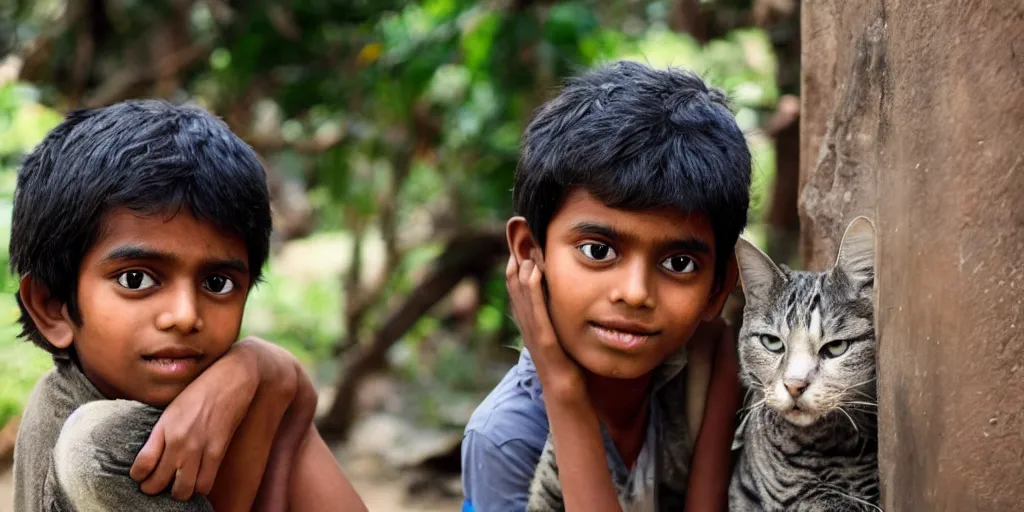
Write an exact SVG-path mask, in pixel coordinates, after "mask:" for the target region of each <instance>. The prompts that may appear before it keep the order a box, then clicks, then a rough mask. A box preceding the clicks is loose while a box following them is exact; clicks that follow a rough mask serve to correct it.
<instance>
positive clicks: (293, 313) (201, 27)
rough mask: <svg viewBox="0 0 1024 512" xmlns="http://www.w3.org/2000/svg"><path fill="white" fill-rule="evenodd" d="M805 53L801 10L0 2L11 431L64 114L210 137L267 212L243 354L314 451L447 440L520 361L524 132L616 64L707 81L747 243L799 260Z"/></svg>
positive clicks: (631, 1) (697, 2) (44, 361)
mask: <svg viewBox="0 0 1024 512" xmlns="http://www.w3.org/2000/svg"><path fill="white" fill-rule="evenodd" d="M798 30H799V4H798V2H797V1H796V0H609V1H600V2H599V1H596V0H576V1H529V0H423V1H418V2H400V1H397V0H348V1H341V0H293V1H290V2H274V1H267V0H248V1H244V2H243V1H239V0H145V1H142V0H38V1H26V0H0V228H2V229H0V259H2V263H3V267H4V268H3V272H0V288H2V290H0V354H2V357H0V426H2V425H3V424H4V423H5V422H6V421H7V420H8V419H9V418H12V417H15V416H16V415H17V414H18V412H19V410H20V408H21V407H22V406H23V404H24V402H25V399H26V397H27V394H28V392H29V390H30V389H31V387H32V385H33V383H34V380H35V379H36V378H37V377H38V376H39V375H40V374H41V373H42V372H43V371H45V370H46V368H47V367H48V366H49V361H48V358H47V356H46V355H45V354H44V353H43V352H42V351H40V350H38V349H35V348H34V347H32V346H31V345H30V344H29V343H26V342H23V341H21V340H19V339H17V338H16V335H17V333H18V328H17V327H16V326H15V320H16V317H17V307H16V305H15V303H14V300H13V293H14V291H15V290H16V288H17V282H16V279H15V278H14V277H13V276H11V275H9V273H7V272H8V271H7V266H6V263H7V250H6V248H7V242H8V238H9V231H8V230H9V226H10V224H9V223H10V211H11V197H12V192H13V188H14V183H15V174H16V169H17V167H18V165H19V161H20V159H21V158H22V157H23V155H24V154H25V153H26V152H27V151H29V150H31V148H32V147H33V146H34V145H35V144H37V143H38V142H39V141H40V140H41V138H42V137H43V135H44V134H45V133H46V131H47V130H49V129H50V128H52V127H53V126H54V125H55V124H57V123H58V122H59V121H60V120H61V118H62V116H63V115H64V114H65V113H66V112H67V111H68V110H69V109H73V108H79V107H96V106H102V105H108V104H110V103H114V102H117V101H120V100H123V99H127V98H133V97H162V98H167V99H169V100H171V101H175V102H186V101H192V102H196V103H198V104H200V105H202V106H204V107H206V108H207V109H209V110H211V111H212V112H215V113H216V114H218V115H219V116H221V117H222V118H223V119H224V120H225V121H226V122H227V123H228V124H229V125H230V126H231V128H232V129H233V130H234V131H235V132H236V133H238V134H239V135H240V136H241V137H242V138H244V139H245V140H246V141H247V142H249V143H250V144H252V145H253V147H255V148H256V149H257V150H258V151H259V153H260V154H261V155H262V157H263V158H264V160H265V165H266V167H267V171H268V173H269V181H270V186H271V192H272V196H273V208H274V222H275V233H274V252H273V255H272V257H271V259H270V262H269V264H268V268H267V282H266V283H265V284H263V285H262V286H260V287H259V288H257V289H256V290H255V291H254V293H253V294H252V296H251V298H250V300H249V304H248V310H247V312H246V317H245V322H244V332H245V333H246V334H255V335H258V336H261V337H264V338H266V339H268V340H271V341H273V342H276V343H279V344H281V345H282V346H284V347H286V348H288V349H289V350H290V351H292V352H293V353H294V354H296V355H297V356H298V357H299V358H301V359H302V360H303V361H304V362H305V363H307V365H308V367H309V368H310V371H311V372H312V373H313V374H314V375H315V376H316V378H317V381H318V382H319V383H320V384H321V385H322V388H323V394H322V400H321V402H322V404H321V405H322V411H321V416H320V420H319V421H320V426H321V428H322V430H323V432H324V434H325V435H326V436H330V437H332V438H334V439H342V438H344V437H345V435H346V434H347V433H348V432H349V430H350V427H351V426H352V423H353V421H354V420H357V419H358V418H360V417H361V416H363V415H366V414H367V413H372V412H373V411H387V412H388V413H390V414H393V415H397V416H401V417H402V418H404V419H405V420H406V421H408V422H410V423H411V424H414V425H422V426H424V427H429V428H434V429H441V430H447V431H450V432H460V431H461V428H462V425H463V422H465V420H466V419H467V418H468V413H469V412H471V411H472V408H473V406H475V404H476V403H477V402H478V401H479V400H480V399H481V398H482V396H483V395H484V394H485V393H486V392H487V391H488V390H489V388H490V387H491V386H492V385H493V384H494V383H495V382H496V381H497V379H498V378H500V376H501V375H502V373H503V372H504V371H505V370H507V368H508V367H509V366H510V364H511V363H512V362H513V361H514V360H515V358H516V357H517V353H516V351H515V349H516V346H517V343H518V342H517V340H516V337H515V326H514V325H512V324H511V322H510V319H509V317H508V314H507V311H506V297H505V289H504V283H503V282H502V278H501V267H502V262H503V259H502V256H503V255H505V254H506V253H505V251H506V248H505V247H504V237H503V234H502V233H503V231H502V229H503V221H504V220H505V219H506V218H507V217H508V216H509V215H510V213H511V206H510V200H511V194H510V188H511V182H512V174H513V171H514V169H515V164H516V158H517V149H518V142H519V135H520V133H521V131H522V129H523V128H524V127H525V125H526V123H528V121H529V119H530V116H531V113H532V112H533V110H534V109H535V108H536V107H537V106H539V105H540V104H541V103H542V102H543V101H544V100H545V99H547V98H550V97H551V96H552V95H553V94H555V93H556V92H557V90H558V86H559V84H560V83H561V81H562V79H563V78H564V77H565V76H567V75H570V74H574V73H577V72H579V71H581V70H584V69H586V68H588V67H590V66H594V65H599V64H601V63H604V62H608V61H611V60H614V59H622V58H625V59H635V60H640V61H644V62H648V63H649V64H651V65H654V66H662V67H663V66H668V65H673V66H682V67H686V68H690V69H693V70H695V71H698V72H700V73H702V74H704V75H705V76H706V77H707V78H708V79H709V80H710V81H711V82H712V83H713V84H715V85H717V86H719V87H722V88H724V89H725V90H726V91H727V92H728V93H729V94H730V96H731V98H732V103H733V107H734V110H735V113H736V117H737V119H738V121H739V123H740V125H741V127H742V128H743V129H744V130H745V131H746V133H748V134H749V141H750V145H751V147H752V149H753V155H754V190H753V194H752V195H753V208H752V209H751V211H750V232H749V235H750V236H752V237H754V238H755V239H757V240H758V241H759V242H760V243H762V244H767V245H768V247H769V250H770V252H772V253H773V255H774V256H776V257H778V258H781V259H786V260H792V259H793V244H794V243H795V238H793V237H794V233H795V230H796V180H797V177H796V175H797V174H796V173H797V168H796V165H797V164H796V159H797V150H798V146H797V133H798V128H797V126H798V112H797V106H796V105H798V102H796V100H795V98H796V95H798V94H799V91H798V90H797V87H798V84H799V54H800V51H799V33H798ZM382 381H384V382H387V383H388V384H387V385H386V386H383V387H382V386H380V385H377V386H376V387H375V388H374V387H373V386H369V385H364V384H365V383H368V382H378V383H379V382H382ZM368 388H369V389H378V391H379V392H372V391H366V390H367V389H368ZM381 389H383V390H385V391H380V390H381ZM388 390H389V391H388Z"/></svg>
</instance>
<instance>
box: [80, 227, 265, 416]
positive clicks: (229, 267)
mask: <svg viewBox="0 0 1024 512" xmlns="http://www.w3.org/2000/svg"><path fill="white" fill-rule="evenodd" d="M249 276H250V274H249V270H248V253H247V251H246V245H245V243H244V241H242V239H240V238H237V237H231V236H225V235H224V233H222V232H219V231H218V230H217V229H215V228H214V227H213V226H212V225H211V224H209V223H207V222H204V221H200V220H198V219H196V218H195V217H194V216H192V215H191V214H189V213H188V212H187V211H183V212H179V213H177V214H175V215H174V216H173V217H170V218H168V217H167V216H166V215H147V216H140V215H139V214H137V213H135V212H132V211H130V210H127V209H118V210H114V211H112V212H110V213H108V214H107V215H106V216H105V217H104V222H103V228H102V229H101V230H100V234H99V239H98V240H97V241H96V243H94V244H93V246H92V247H91V248H90V249H89V251H88V252H87V253H86V254H85V257H84V258H83V259H82V264H81V268H80V271H79V278H78V292H77V297H78V306H79V311H80V313H81V320H82V322H81V324H80V325H74V324H73V323H72V331H73V342H72V343H73V344H74V347H75V350H76V352H77V354H78V357H79V360H80V361H81V364H82V368H83V370H84V372H85V374H86V376H88V377H89V380H90V381H92V382H93V384H95V385H96V387H97V388H98V389H99V390H100V391H101V392H102V393H103V394H104V395H106V396H107V397H108V398H126V399H131V400H137V401H140V402H144V403H147V404H150V405H166V404H167V403H169V402H170V401H171V400H172V399H173V398H174V397H175V396H177V395H178V393H180V392H181V391H182V390H183V389H184V388H185V387H186V386H187V385H188V384H189V383H190V382H191V381H192V380H193V379H194V378H195V377H196V376H198V375H199V374H200V373H201V372H202V371H203V370H204V369H206V368H207V367H208V366H209V365H210V364H211V363H213V361H215V360H216V359H217V358H219V357H220V356H222V355H223V354H224V353H225V352H226V351H227V350H228V348H229V347H230V346H231V344H232V343H234V342H235V340H236V339H237V337H238V331H239V326H240V324H241V321H242V312H243V309H244V307H245V299H246V295H247V294H248V290H249V279H250V277H249Z"/></svg>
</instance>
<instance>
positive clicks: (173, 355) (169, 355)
mask: <svg viewBox="0 0 1024 512" xmlns="http://www.w3.org/2000/svg"><path fill="white" fill-rule="evenodd" d="M200 357H203V353H202V351H200V350H196V349H194V348H192V347H184V346H180V345H176V346H172V347H164V348H160V349H157V350H154V351H152V352H149V353H146V354H143V355H142V358H143V359H147V360H152V359H199V358H200Z"/></svg>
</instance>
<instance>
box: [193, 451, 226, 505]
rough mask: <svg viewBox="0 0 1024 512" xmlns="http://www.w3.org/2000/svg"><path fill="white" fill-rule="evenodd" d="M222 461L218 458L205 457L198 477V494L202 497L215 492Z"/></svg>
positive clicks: (200, 465)
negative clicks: (214, 487) (214, 488)
mask: <svg viewBox="0 0 1024 512" xmlns="http://www.w3.org/2000/svg"><path fill="white" fill-rule="evenodd" d="M220 463H221V460H220V458H219V457H218V458H217V459H216V460H214V458H213V457H203V462H201V463H200V464H199V474H198V475H197V476H196V492H197V493H199V494H202V495H204V496H205V495H207V494H210V491H212V490H213V483H214V482H216V481H217V471H218V470H219V469H220Z"/></svg>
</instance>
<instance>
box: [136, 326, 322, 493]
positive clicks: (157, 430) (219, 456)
mask: <svg viewBox="0 0 1024 512" xmlns="http://www.w3.org/2000/svg"><path fill="white" fill-rule="evenodd" d="M300 375H304V372H302V369H301V367H300V366H299V363H298V361H296V360H295V358H294V357H292V356H291V355H290V354H289V353H288V352H287V351H285V350H283V349H281V348H279V347H276V346H274V345H272V344H270V343H267V342H264V341H261V340H258V339H255V338H246V339H244V340H242V341H239V342H238V343H236V344H235V345H234V346H233V347H232V348H231V350H229V351H228V353H227V354H225V355H224V356H223V357H222V358H220V359H219V360H218V361H217V362H216V363H214V364H213V365H211V366H210V368H208V369H207V370H206V371H204V372H203V374H202V375H200V376H199V377H198V378H197V379H196V380H195V381H194V382H193V383H192V384H190V385H189V386H188V387H187V388H186V389H185V391H183V392H182V393H181V394H180V395H179V396H178V397H177V398H175V400H174V401H173V402H172V403H171V404H170V405H169V406H168V407H167V409H166V410H165V411H164V414H163V415H162V416H161V418H160V421H159V422H158V423H157V426H156V427H154V429H153V435H151V436H150V438H149V441H148V442H147V443H146V446H145V447H143V449H142V450H141V451H140V452H139V455H138V457H137V459H136V461H135V465H134V466H133V468H132V473H131V474H132V477H133V478H135V479H136V480H143V483H142V490H143V491H144V492H146V493H149V494H153V493H156V492H159V491H161V490H163V489H164V488H166V487H167V486H168V484H170V483H171V481H172V480H173V481H174V487H173V488H172V493H173V495H174V496H175V497H177V498H178V499H186V498H187V497H188V496H190V495H191V494H192V492H193V490H195V491H196V492H199V493H200V494H205V493H209V498H210V501H211V502H212V503H213V504H214V507H215V508H216V509H217V510H218V511H222V510H226V511H231V510H250V509H251V508H253V507H254V505H256V506H257V508H258V506H259V505H260V503H256V499H257V494H258V493H259V492H260V488H261V483H262V482H263V476H264V470H265V468H266V467H267V462H268V460H269V458H270V456H271V450H272V447H275V443H274V441H275V439H276V438H277V436H278V430H279V427H281V429H282V432H284V431H287V430H289V429H288V428H287V424H288V422H293V423H295V422H302V421H305V418H306V417H307V414H292V415H289V416H288V417H285V412H286V411H287V410H288V409H289V408H290V407H292V402H293V401H294V400H295V399H296V397H297V396H298V389H299V383H300V379H299V376H300ZM314 405H315V402H314ZM309 414H311V413H309ZM282 419H284V420H285V425H282ZM307 425H308V423H307ZM293 428H294V427H293ZM278 446H281V444H280V443H279V445H278ZM293 449H294V448H293ZM288 460H290V458H289V457H285V461H284V462H283V464H284V465H285V467H284V468H279V471H276V472H271V474H270V475H268V477H269V478H271V479H274V478H276V479H277V480H278V481H279V482H280V481H284V482H287V474H288V472H289V471H290V468H289V467H287V461H288ZM282 474H283V476H282ZM275 475H276V476H275ZM282 479H283V480H282ZM270 488H271V489H286V485H283V484H279V485H271V486H270ZM281 492H285V491H283V490H279V491H278V494H277V496H279V495H280V493H281ZM274 496H275V494H274V493H272V492H271V494H270V495H269V496H268V498H267V499H273V497H274Z"/></svg>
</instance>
